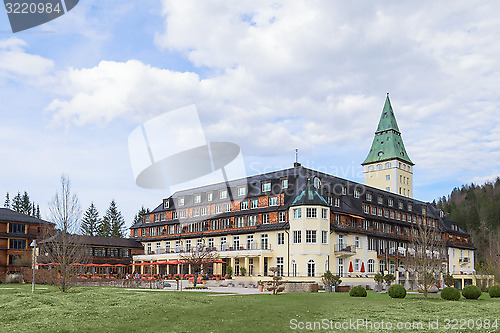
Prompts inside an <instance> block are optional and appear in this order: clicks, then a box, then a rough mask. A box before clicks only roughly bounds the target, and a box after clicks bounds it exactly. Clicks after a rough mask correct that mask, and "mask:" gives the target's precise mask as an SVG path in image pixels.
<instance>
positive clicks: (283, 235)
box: [278, 232, 285, 245]
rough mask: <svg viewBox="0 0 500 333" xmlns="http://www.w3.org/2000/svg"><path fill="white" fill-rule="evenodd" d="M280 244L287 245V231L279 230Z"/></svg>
mask: <svg viewBox="0 0 500 333" xmlns="http://www.w3.org/2000/svg"><path fill="white" fill-rule="evenodd" d="M278 245H285V233H284V232H278Z"/></svg>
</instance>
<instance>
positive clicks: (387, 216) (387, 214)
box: [384, 209, 389, 219]
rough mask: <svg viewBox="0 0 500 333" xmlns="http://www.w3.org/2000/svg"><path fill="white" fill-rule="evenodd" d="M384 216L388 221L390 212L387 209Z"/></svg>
mask: <svg viewBox="0 0 500 333" xmlns="http://www.w3.org/2000/svg"><path fill="white" fill-rule="evenodd" d="M384 216H385V218H386V219H388V218H389V211H388V210H387V209H386V210H385V211H384Z"/></svg>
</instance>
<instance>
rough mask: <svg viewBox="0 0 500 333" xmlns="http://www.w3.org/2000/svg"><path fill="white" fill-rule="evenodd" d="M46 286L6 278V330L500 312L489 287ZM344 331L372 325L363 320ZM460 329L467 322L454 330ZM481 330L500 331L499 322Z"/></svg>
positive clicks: (216, 325) (166, 328)
mask: <svg viewBox="0 0 500 333" xmlns="http://www.w3.org/2000/svg"><path fill="white" fill-rule="evenodd" d="M40 287H43V288H47V289H43V290H37V291H36V293H35V294H34V295H33V294H31V286H30V285H22V286H21V285H5V284H0V331H1V332H122V333H126V332H260V333H263V332H292V331H301V332H307V331H308V330H305V329H303V330H299V329H296V330H292V329H290V320H292V319H295V320H297V322H296V323H297V325H298V323H299V322H304V323H305V322H314V321H320V320H322V319H328V320H332V321H333V325H335V323H338V324H337V325H339V324H340V323H343V322H346V321H349V320H350V319H351V320H354V321H355V320H357V319H366V320H368V321H370V322H371V323H372V325H376V324H377V323H380V322H381V321H382V320H383V321H384V322H388V321H389V322H391V323H392V324H393V329H392V330H391V331H393V332H408V331H414V332H421V331H429V332H431V331H432V332H444V331H446V330H445V329H444V325H445V324H446V323H445V319H466V320H469V319H473V320H478V319H480V320H484V319H490V320H495V319H499V317H500V299H491V298H490V297H489V296H488V295H487V294H483V296H481V298H480V299H479V300H478V301H470V300H465V299H463V298H462V300H460V301H458V302H450V301H444V300H441V299H440V298H438V297H435V296H432V297H431V298H430V299H428V300H422V299H413V297H419V296H413V295H409V297H408V298H406V299H404V300H393V299H390V298H389V296H387V295H379V294H374V293H373V292H369V294H368V297H367V298H352V297H349V295H348V294H345V293H333V294H325V293H314V294H283V295H279V296H272V295H267V294H266V295H263V294H261V295H244V296H243V295H242V296H209V294H207V293H197V292H182V293H181V292H164V291H147V290H145V291H127V290H125V289H119V288H75V289H72V290H71V291H69V292H67V293H62V292H60V291H58V290H57V289H55V288H54V287H50V286H40ZM436 319H438V320H440V322H439V325H440V329H438V330H430V329H429V328H428V325H429V324H428V323H429V320H431V321H435V320H436ZM499 321H500V319H499ZM398 322H402V323H407V322H410V323H411V322H421V323H422V324H423V325H424V330H421V329H419V328H418V327H415V329H413V330H407V329H401V330H398V329H397V327H396V325H397V323H398ZM293 323H295V322H293ZM477 323H478V322H475V323H474V324H475V325H476V324H477ZM458 324H459V325H458V327H457V328H459V326H460V323H458ZM344 325H345V324H344ZM469 325H472V324H471V322H469ZM499 325H500V323H499ZM347 328H348V327H347ZM315 331H322V332H327V331H330V330H326V329H325V330H315ZM342 331H346V332H349V331H351V332H354V331H355V332H368V331H373V330H370V329H366V328H364V327H363V326H361V327H360V329H356V330H351V329H344V330H342ZM460 331H463V330H460V329H456V330H450V332H460ZM474 331H476V332H500V329H498V328H490V329H488V330H484V329H480V330H478V329H475V330H474Z"/></svg>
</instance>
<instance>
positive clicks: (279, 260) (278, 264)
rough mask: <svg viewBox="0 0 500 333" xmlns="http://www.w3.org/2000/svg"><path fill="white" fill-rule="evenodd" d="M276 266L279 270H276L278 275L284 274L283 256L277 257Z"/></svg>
mask: <svg viewBox="0 0 500 333" xmlns="http://www.w3.org/2000/svg"><path fill="white" fill-rule="evenodd" d="M276 267H277V268H278V271H277V272H276V273H277V274H278V276H283V267H284V260H283V257H276Z"/></svg>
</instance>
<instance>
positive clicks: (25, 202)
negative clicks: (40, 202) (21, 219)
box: [21, 191, 33, 215]
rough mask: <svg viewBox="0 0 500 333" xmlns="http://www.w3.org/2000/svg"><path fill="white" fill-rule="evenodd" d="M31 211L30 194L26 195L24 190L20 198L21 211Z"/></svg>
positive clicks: (26, 212)
mask: <svg viewBox="0 0 500 333" xmlns="http://www.w3.org/2000/svg"><path fill="white" fill-rule="evenodd" d="M32 211H33V210H32V204H31V201H30V196H29V195H28V192H26V191H24V194H23V196H22V198H21V213H23V214H26V215H31V213H32Z"/></svg>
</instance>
